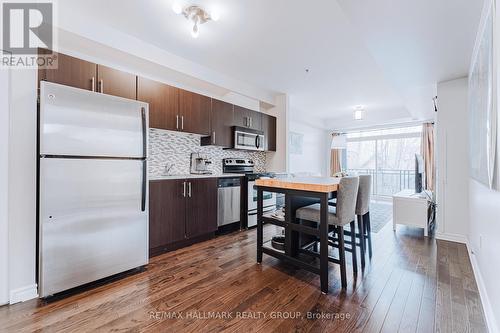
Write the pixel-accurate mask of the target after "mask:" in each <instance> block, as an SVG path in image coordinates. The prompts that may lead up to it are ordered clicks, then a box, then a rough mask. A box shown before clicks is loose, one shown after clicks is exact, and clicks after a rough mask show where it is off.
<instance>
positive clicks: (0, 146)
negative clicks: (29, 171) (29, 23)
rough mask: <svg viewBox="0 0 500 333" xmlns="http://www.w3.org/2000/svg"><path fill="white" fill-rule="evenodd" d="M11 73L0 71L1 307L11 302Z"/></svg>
mask: <svg viewBox="0 0 500 333" xmlns="http://www.w3.org/2000/svg"><path fill="white" fill-rule="evenodd" d="M8 174H9V71H7V70H5V69H4V70H0V305H2V304H6V303H8V302H9V273H8V272H9V256H8V245H9V242H8V240H9V238H8V230H9V229H8V221H9V219H8V204H9V196H8V180H9V176H8Z"/></svg>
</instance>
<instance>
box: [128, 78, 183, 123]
mask: <svg viewBox="0 0 500 333" xmlns="http://www.w3.org/2000/svg"><path fill="white" fill-rule="evenodd" d="M137 100H139V101H142V102H146V103H149V127H153V128H161V129H166V130H174V131H175V130H177V129H179V128H180V125H181V124H180V122H181V119H180V115H179V88H176V87H172V86H169V85H167V84H164V83H161V82H157V81H153V80H149V79H145V78H143V77H138V78H137Z"/></svg>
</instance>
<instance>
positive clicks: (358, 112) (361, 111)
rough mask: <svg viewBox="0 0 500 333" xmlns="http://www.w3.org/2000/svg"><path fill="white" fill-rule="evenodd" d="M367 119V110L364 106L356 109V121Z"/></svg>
mask: <svg viewBox="0 0 500 333" xmlns="http://www.w3.org/2000/svg"><path fill="white" fill-rule="evenodd" d="M364 117H365V109H364V108H363V106H362V105H358V106H355V107H354V120H363V118H364Z"/></svg>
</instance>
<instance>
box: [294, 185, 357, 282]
mask: <svg viewBox="0 0 500 333" xmlns="http://www.w3.org/2000/svg"><path fill="white" fill-rule="evenodd" d="M358 187H359V178H358V177H344V178H342V179H341V180H340V183H339V189H338V191H337V205H336V206H328V224H329V226H330V227H331V228H333V233H334V234H333V235H332V236H329V237H328V240H329V241H328V245H330V246H333V247H336V248H338V249H339V258H335V257H332V256H328V260H329V261H330V262H333V263H336V264H339V265H340V272H341V282H342V287H343V288H345V287H347V278H346V263H345V251H348V252H351V253H352V261H353V269H354V273H356V272H357V256H356V247H355V245H354V246H352V245H351V247H346V246H345V240H344V226H345V225H347V224H350V225H351V228H354V219H355V212H356V199H357V195H358ZM296 218H297V219H299V220H301V221H302V220H304V221H310V222H314V223H316V224H317V225H319V221H320V206H319V204H314V205H310V206H306V207H302V208H299V209H297V211H296ZM335 235H336V236H335ZM315 243H316V241H314V242H313V243H311V244H310V245H308V246H305V247H304V248H303V249H302V250H303V251H302V252H303V253H306V254H310V255H313V256H318V253H317V252H316V251H314V249H313V250H311V249H310V248H315V246H314V245H315Z"/></svg>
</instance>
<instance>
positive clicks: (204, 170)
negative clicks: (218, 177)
mask: <svg viewBox="0 0 500 333" xmlns="http://www.w3.org/2000/svg"><path fill="white" fill-rule="evenodd" d="M210 164H212V161H210V160H209V159H208V158H206V157H203V156H201V154H200V153H191V173H192V174H196V175H210V174H212V171H210V170H208V166H209V165H210Z"/></svg>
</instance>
